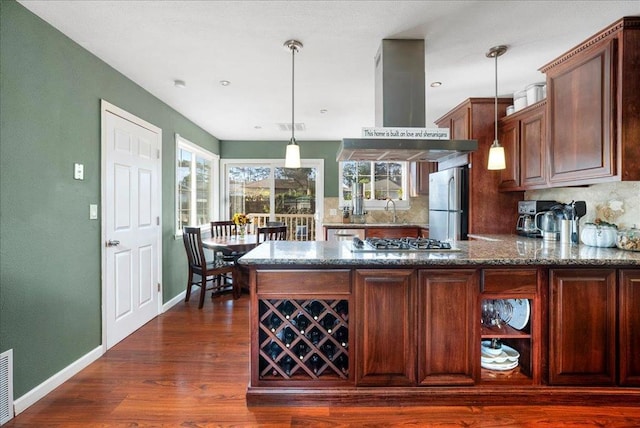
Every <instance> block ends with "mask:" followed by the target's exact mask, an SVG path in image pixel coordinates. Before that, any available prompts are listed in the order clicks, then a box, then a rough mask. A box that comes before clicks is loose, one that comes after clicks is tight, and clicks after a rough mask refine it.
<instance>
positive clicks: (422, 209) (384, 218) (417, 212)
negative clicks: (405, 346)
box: [323, 196, 429, 224]
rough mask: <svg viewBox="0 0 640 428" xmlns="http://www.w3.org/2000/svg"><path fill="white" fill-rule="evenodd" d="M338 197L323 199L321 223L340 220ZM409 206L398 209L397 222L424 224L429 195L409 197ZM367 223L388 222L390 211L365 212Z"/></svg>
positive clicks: (427, 215)
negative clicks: (333, 213) (333, 212)
mask: <svg viewBox="0 0 640 428" xmlns="http://www.w3.org/2000/svg"><path fill="white" fill-rule="evenodd" d="M338 201H339V199H338V198H325V199H324V217H323V219H324V220H323V223H340V222H342V211H341V210H340V209H339V208H338ZM410 205H411V207H410V208H409V209H408V210H398V212H397V213H398V223H411V224H426V223H427V219H428V217H429V207H428V205H429V197H428V196H420V197H417V198H410ZM332 209H335V210H336V212H337V215H330V212H331V211H330V210H332ZM366 218H367V223H388V222H390V221H391V213H389V212H388V211H384V210H373V211H369V212H368V213H367V216H366Z"/></svg>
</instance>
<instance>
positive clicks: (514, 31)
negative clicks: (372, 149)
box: [20, 0, 640, 141]
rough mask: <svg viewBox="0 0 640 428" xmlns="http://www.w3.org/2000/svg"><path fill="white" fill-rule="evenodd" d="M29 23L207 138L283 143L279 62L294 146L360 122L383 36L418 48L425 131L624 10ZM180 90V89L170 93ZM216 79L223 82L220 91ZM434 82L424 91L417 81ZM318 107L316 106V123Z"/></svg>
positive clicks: (139, 10) (587, 7)
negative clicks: (497, 50) (295, 47)
mask: <svg viewBox="0 0 640 428" xmlns="http://www.w3.org/2000/svg"><path fill="white" fill-rule="evenodd" d="M20 3H21V4H22V5H23V6H25V7H26V8H27V9H29V10H31V11H32V12H33V13H35V14H36V15H38V16H39V17H41V18H42V19H44V20H45V21H47V22H48V23H50V24H51V25H53V26H54V27H56V28H57V29H59V30H60V31H61V32H62V33H64V34H66V35H67V36H68V37H70V38H71V39H72V40H74V41H75V42H77V43H78V44H80V45H81V46H82V47H84V48H85V49H87V50H88V51H90V52H92V53H93V54H95V55H96V56H97V57H99V58H101V59H102V60H103V61H105V62H106V63H107V64H109V65H110V66H112V67H113V68H115V69H116V70H118V71H119V72H121V73H122V74H124V75H125V76H127V77H128V78H129V79H131V80H133V81H134V82H136V83H137V84H138V85H140V86H141V87H143V88H144V89H146V90H147V91H148V92H150V93H151V94H153V95H155V96H156V97H158V98H159V99H161V100H162V101H164V102H165V103H167V104H168V105H170V106H171V107H173V108H174V109H175V110H177V111H178V112H180V113H181V114H183V115H184V116H186V117H187V118H189V119H190V120H192V121H193V122H195V123H196V124H198V125H199V126H201V127H202V128H203V129H205V130H206V131H208V132H209V133H211V134H212V135H214V136H215V137H217V138H219V139H221V140H287V139H289V137H290V131H283V130H281V129H280V127H279V126H278V125H279V124H289V125H290V124H291V53H290V51H289V50H287V49H285V48H284V47H283V44H284V42H285V41H286V40H288V39H291V38H294V39H297V40H299V41H301V42H302V43H303V44H304V48H303V49H302V50H301V51H300V53H299V54H296V56H295V119H296V120H295V122H296V123H299V122H301V123H303V124H304V126H305V130H303V131H296V139H297V140H299V141H301V140H340V139H342V138H344V137H359V136H360V134H361V128H362V127H371V126H374V125H375V124H374V62H373V61H374V56H375V54H376V51H377V49H378V47H379V45H380V41H381V40H382V39H385V38H416V39H425V56H426V60H425V61H426V65H425V67H426V80H427V93H426V97H427V106H426V109H427V122H426V123H427V127H433V126H434V125H433V122H434V121H435V120H436V119H437V118H439V117H440V116H442V115H443V114H445V113H446V112H447V111H449V110H450V109H451V108H453V107H455V106H456V105H457V104H459V103H460V102H462V101H463V100H465V99H466V98H468V97H492V96H494V94H495V87H494V60H493V59H489V58H487V57H486V56H485V54H486V52H487V51H488V50H489V48H491V47H492V46H495V45H499V44H504V45H508V46H509V50H508V52H507V53H506V54H505V55H503V56H502V57H500V58H499V60H498V78H499V84H498V90H499V94H500V95H505V96H506V95H512V94H513V92H514V91H516V90H521V89H524V87H525V86H526V85H528V84H530V83H535V82H540V81H544V75H543V74H542V73H540V72H539V71H537V70H538V68H540V67H541V66H542V65H544V64H546V63H547V62H549V61H551V60H553V59H554V58H555V57H557V56H559V55H561V54H562V53H564V52H565V51H567V50H569V49H570V48H572V47H573V46H575V45H577V44H579V43H580V42H582V41H583V40H584V39H586V38H587V37H589V36H591V35H592V34H594V33H596V32H597V31H599V30H601V29H603V28H604V27H606V26H608V25H609V24H611V23H612V22H614V21H616V20H617V19H619V18H621V17H623V16H636V15H640V2H638V1H635V0H634V1H441V0H439V1H188V0H182V1H170V0H164V1H135V0H129V1H98V0H93V1H87V0H84V1H78V0H69V1H67V0H57V1H49V0H46V1H40V0H21V1H20ZM176 79H179V80H183V81H184V82H185V83H186V86H185V87H183V88H180V87H176V86H174V81H175V80H176ZM222 80H228V81H229V82H231V84H230V85H228V86H222V85H221V84H220V81H222ZM434 81H439V82H442V86H440V87H438V88H432V87H430V86H429V85H430V84H431V82H434ZM322 110H326V112H325V113H322V112H321V111H322Z"/></svg>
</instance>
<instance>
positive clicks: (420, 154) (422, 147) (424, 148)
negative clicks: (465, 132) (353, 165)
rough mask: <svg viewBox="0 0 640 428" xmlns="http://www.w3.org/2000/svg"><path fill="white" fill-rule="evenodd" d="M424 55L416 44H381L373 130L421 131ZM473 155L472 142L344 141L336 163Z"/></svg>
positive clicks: (405, 41) (435, 159)
mask: <svg viewBox="0 0 640 428" xmlns="http://www.w3.org/2000/svg"><path fill="white" fill-rule="evenodd" d="M424 52H425V49H424V40H422V39H419V40H412V39H384V40H382V43H381V44H380V49H379V50H378V52H377V54H376V56H375V125H376V127H401V128H407V127H411V128H424V127H425V124H426V116H425V111H426V100H425V94H426V91H425V81H426V78H425V62H424V59H425V56H424ZM477 149H478V141H477V140H433V139H428V138H424V139H411V138H406V139H397V138H391V139H386V138H345V139H343V140H342V143H341V144H340V148H339V149H338V153H337V155H336V160H337V161H338V162H339V161H349V160H353V161H409V162H420V161H431V162H442V161H444V160H446V159H449V158H452V157H456V156H459V155H461V154H464V153H470V152H473V151H475V150H477Z"/></svg>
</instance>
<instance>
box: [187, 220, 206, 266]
mask: <svg viewBox="0 0 640 428" xmlns="http://www.w3.org/2000/svg"><path fill="white" fill-rule="evenodd" d="M182 241H183V242H184V249H185V250H186V252H187V259H188V260H189V266H192V267H197V268H201V269H203V270H204V269H206V265H207V259H206V258H205V257H204V248H203V247H202V235H201V234H200V228H199V227H185V228H184V229H183V230H182Z"/></svg>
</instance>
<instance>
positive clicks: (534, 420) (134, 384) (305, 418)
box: [3, 295, 640, 428]
mask: <svg viewBox="0 0 640 428" xmlns="http://www.w3.org/2000/svg"><path fill="white" fill-rule="evenodd" d="M196 297H197V296H196ZM197 306H198V299H197V298H194V297H192V299H191V301H190V302H189V303H180V304H178V305H176V306H175V307H174V308H172V309H171V310H170V311H168V312H166V313H165V314H163V315H161V316H160V317H158V318H157V319H155V320H153V321H151V322H149V323H148V324H146V325H145V326H143V327H142V328H141V329H140V330H138V331H137V332H135V333H134V334H132V335H131V336H129V337H128V338H126V339H125V340H124V341H122V342H121V343H119V344H118V345H116V346H114V347H113V348H112V349H110V350H109V351H108V352H107V353H106V354H105V355H104V356H103V357H102V358H100V359H99V360H98V361H96V362H95V363H93V364H91V365H90V366H89V367H87V368H86V369H85V370H83V371H82V372H80V373H79V374H77V375H76V376H74V377H73V378H72V379H70V380H69V381H68V382H66V383H65V384H63V385H62V386H60V387H59V388H57V389H56V390H55V391H53V392H52V393H51V394H49V395H48V396H46V397H45V398H43V399H42V400H40V401H39V402H37V403H36V404H34V405H33V406H31V407H30V408H29V409H27V410H26V411H25V412H23V413H21V414H19V415H18V416H16V417H15V418H14V419H13V420H12V421H11V422H9V423H7V424H6V425H3V426H4V427H7V428H9V427H110V426H138V427H146V426H175V427H206V426H239V427H247V426H261V427H338V426H368V427H373V426H385V427H387V426H402V425H413V426H433V427H533V426H535V427H562V426H579V427H596V426H597V427H638V426H640V407H592V406H589V405H588V403H585V406H570V407H568V406H487V407H477V406H465V407H462V406H458V407H444V406H438V407H251V408H247V406H246V401H245V392H246V387H247V383H248V379H249V370H248V368H249V367H248V366H249V298H248V296H247V295H242V297H241V298H240V300H235V301H234V300H233V299H232V298H231V296H230V295H229V296H221V297H216V298H214V299H213V300H210V299H208V298H207V299H206V300H205V305H204V309H202V310H198V308H197Z"/></svg>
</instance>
